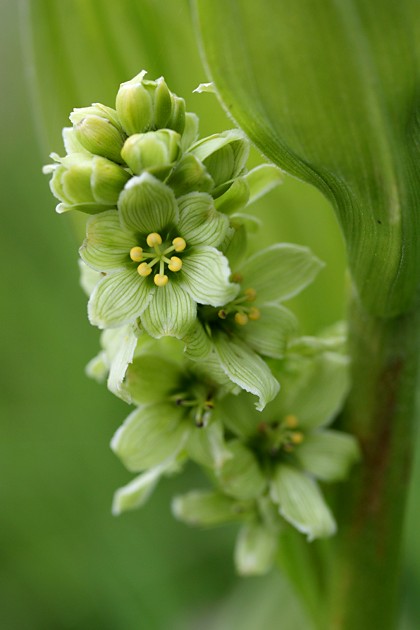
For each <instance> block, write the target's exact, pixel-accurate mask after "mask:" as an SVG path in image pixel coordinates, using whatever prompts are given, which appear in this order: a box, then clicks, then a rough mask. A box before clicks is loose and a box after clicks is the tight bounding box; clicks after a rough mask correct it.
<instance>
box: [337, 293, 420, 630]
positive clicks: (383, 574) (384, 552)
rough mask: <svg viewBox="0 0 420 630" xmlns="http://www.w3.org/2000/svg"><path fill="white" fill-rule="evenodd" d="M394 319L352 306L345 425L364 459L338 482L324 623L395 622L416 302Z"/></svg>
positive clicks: (384, 626) (418, 315) (415, 360)
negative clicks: (343, 482) (335, 533)
mask: <svg viewBox="0 0 420 630" xmlns="http://www.w3.org/2000/svg"><path fill="white" fill-rule="evenodd" d="M416 306H417V308H414V309H413V310H412V311H410V312H409V313H406V314H404V315H402V316H399V317H395V318H387V319H385V318H379V317H375V316H372V315H370V314H369V313H367V312H366V311H365V310H364V309H363V307H362V306H361V305H360V303H359V302H358V300H357V299H353V302H352V304H351V309H350V343H351V348H350V351H351V355H352V375H353V386H352V391H351V394H350V398H349V401H348V405H347V408H346V410H345V413H344V426H343V428H344V429H345V430H347V431H350V432H351V433H353V434H354V435H356V436H357V437H358V439H359V441H360V445H361V448H362V453H363V461H362V463H361V465H360V466H359V469H358V470H357V471H356V472H355V474H354V475H353V477H352V479H351V481H350V482H349V484H348V485H347V486H346V487H342V488H340V502H339V506H338V517H339V534H338V536H337V538H336V541H335V542H334V543H333V544H334V552H335V562H334V569H333V573H332V576H331V582H330V598H329V607H328V608H329V615H330V618H329V622H328V623H327V624H326V627H328V628H329V629H330V630H354V629H355V628H357V630H372V628H380V629H381V630H388V629H391V628H395V624H396V615H397V611H398V609H397V605H398V599H397V595H398V585H399V573H400V551H401V535H402V526H403V518H404V511H405V504H406V497H407V491H408V486H409V479H410V467H411V461H412V454H413V447H414V430H415V429H414V425H415V422H414V421H415V416H416V383H417V378H418V370H419V360H420V353H419V337H420V334H419V333H420V330H419V329H420V326H419V323H420V309H419V308H418V304H417V305H416Z"/></svg>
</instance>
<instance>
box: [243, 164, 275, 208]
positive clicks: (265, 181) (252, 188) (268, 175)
mask: <svg viewBox="0 0 420 630" xmlns="http://www.w3.org/2000/svg"><path fill="white" fill-rule="evenodd" d="M245 180H246V182H247V184H248V187H249V193H250V194H249V202H248V203H250V204H251V203H253V202H254V201H257V199H259V198H260V197H262V196H263V195H265V194H267V193H268V192H270V190H272V189H273V188H276V186H278V185H279V184H282V183H283V173H282V171H281V170H280V169H279V168H277V166H274V164H260V165H259V166H257V167H256V168H253V169H252V170H251V171H249V173H247V174H246V175H245Z"/></svg>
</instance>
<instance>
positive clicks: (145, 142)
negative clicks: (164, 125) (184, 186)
mask: <svg viewBox="0 0 420 630" xmlns="http://www.w3.org/2000/svg"><path fill="white" fill-rule="evenodd" d="M180 139H181V136H180V135H179V133H177V132H176V131H172V130H171V129H160V130H159V131H148V132H147V133H136V134H134V135H133V136H130V137H129V138H127V140H126V141H125V144H124V146H123V148H122V151H121V156H122V157H123V158H124V160H125V162H126V163H127V164H128V166H129V167H130V168H131V170H132V171H133V173H134V174H135V175H140V174H141V173H142V172H143V171H148V172H149V173H151V174H152V175H155V177H158V178H159V179H164V177H166V176H167V175H168V173H169V172H170V171H171V170H172V168H173V165H174V163H175V162H176V160H177V159H178V157H179V155H180V151H181V149H180Z"/></svg>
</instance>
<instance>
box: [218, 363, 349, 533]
mask: <svg viewBox="0 0 420 630" xmlns="http://www.w3.org/2000/svg"><path fill="white" fill-rule="evenodd" d="M276 373H277V372H276ZM278 374H279V377H280V378H281V380H282V385H283V389H282V391H281V392H280V394H279V395H278V396H277V398H276V399H275V400H274V401H273V402H272V403H271V404H270V405H269V406H268V407H267V409H265V410H264V411H263V413H262V414H257V413H256V412H255V411H253V410H252V406H251V405H250V401H249V400H248V398H249V397H248V395H247V394H241V395H240V396H238V397H235V398H232V397H227V398H225V399H224V401H223V406H222V407H221V414H222V420H223V423H224V425H225V426H226V427H227V428H228V429H230V430H231V431H232V432H233V433H234V434H235V435H236V436H237V438H236V439H235V440H234V443H235V444H236V443H238V444H240V446H241V448H240V452H239V451H238V456H237V458H236V459H237V461H235V454H234V457H233V458H232V459H230V460H229V461H227V462H226V464H225V465H224V466H223V467H222V468H221V470H220V473H219V482H220V484H221V488H222V490H223V492H225V493H226V494H228V495H230V496H232V497H234V498H238V499H243V498H244V496H243V491H244V488H245V485H244V484H245V478H244V474H243V470H244V469H243V466H242V461H241V460H243V458H244V457H245V456H246V457H247V458H248V459H249V460H250V462H252V465H253V466H254V467H255V466H257V467H258V468H259V470H260V474H261V475H263V476H264V478H265V480H266V485H267V489H268V496H269V497H270V498H271V501H272V502H273V504H274V505H276V506H277V508H278V511H279V513H280V515H281V516H282V517H283V518H284V519H286V521H288V522H289V523H291V524H292V525H293V526H294V527H296V528H297V529H298V530H299V531H301V532H303V533H305V534H307V536H308V538H309V539H310V540H311V539H313V538H319V537H325V536H330V535H332V534H333V533H334V532H335V529H336V525H335V521H334V518H333V516H332V514H331V511H330V509H329V507H328V506H327V504H326V502H325V500H324V498H323V496H322V494H321V491H320V489H319V487H318V484H317V481H316V480H317V479H319V480H321V481H326V482H332V481H338V480H342V479H344V478H345V477H346V476H347V473H348V470H349V467H350V466H351V465H352V464H353V463H354V462H355V461H356V460H357V458H358V455H359V450H358V446H357V443H356V440H355V438H354V437H353V436H351V435H348V434H345V433H342V432H339V431H335V430H331V429H329V428H327V427H329V425H330V424H331V422H332V421H333V419H334V418H335V416H336V415H337V413H338V412H339V410H340V409H341V407H342V404H343V401H344V397H345V395H346V393H347V391H348V387H349V381H348V359H347V358H346V357H344V356H343V355H341V354H337V353H332V352H326V353H324V354H318V355H317V356H315V357H304V358H303V357H295V358H294V359H288V360H287V361H285V362H284V364H283V365H282V366H281V369H280V370H279V373H278ZM227 445H228V448H229V449H230V450H232V445H231V443H230V442H228V443H227ZM249 466H251V463H250V464H249Z"/></svg>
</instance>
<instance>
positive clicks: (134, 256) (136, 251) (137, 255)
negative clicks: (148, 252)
mask: <svg viewBox="0 0 420 630" xmlns="http://www.w3.org/2000/svg"><path fill="white" fill-rule="evenodd" d="M130 258H131V260H133V261H134V262H140V261H141V260H143V248H142V247H132V248H131V249H130Z"/></svg>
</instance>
